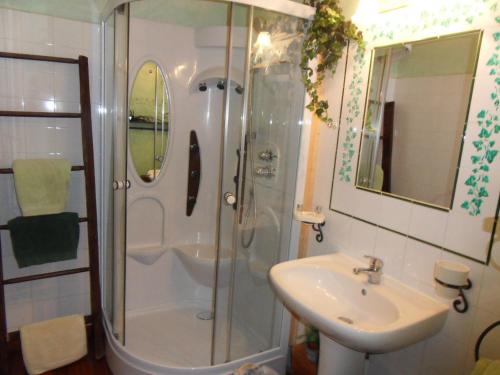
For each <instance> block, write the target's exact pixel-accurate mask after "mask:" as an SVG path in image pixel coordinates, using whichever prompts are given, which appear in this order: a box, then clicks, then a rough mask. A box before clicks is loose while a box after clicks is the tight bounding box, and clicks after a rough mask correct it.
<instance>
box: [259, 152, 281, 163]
mask: <svg viewBox="0 0 500 375" xmlns="http://www.w3.org/2000/svg"><path fill="white" fill-rule="evenodd" d="M275 158H277V155H275V154H274V152H273V150H264V151H261V152H259V159H260V160H264V161H272V160H273V159H275Z"/></svg>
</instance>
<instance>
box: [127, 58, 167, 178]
mask: <svg viewBox="0 0 500 375" xmlns="http://www.w3.org/2000/svg"><path fill="white" fill-rule="evenodd" d="M168 113H169V96H168V91H167V85H166V82H165V78H164V77H163V73H162V71H161V69H160V67H159V66H158V65H157V64H156V63H155V62H153V61H146V62H145V63H144V64H143V65H142V66H141V68H140V69H139V70H138V71H137V74H136V76H135V78H134V83H133V85H132V90H131V92H130V103H129V120H128V138H129V147H130V154H131V156H132V161H133V165H134V168H135V170H136V172H137V174H138V175H139V176H140V177H141V179H142V180H143V181H144V182H153V181H154V180H156V179H157V178H158V176H159V174H160V172H161V169H162V167H163V164H164V160H165V158H166V155H167V146H168V137H169V135H168V133H169V132H168V131H169V116H168Z"/></svg>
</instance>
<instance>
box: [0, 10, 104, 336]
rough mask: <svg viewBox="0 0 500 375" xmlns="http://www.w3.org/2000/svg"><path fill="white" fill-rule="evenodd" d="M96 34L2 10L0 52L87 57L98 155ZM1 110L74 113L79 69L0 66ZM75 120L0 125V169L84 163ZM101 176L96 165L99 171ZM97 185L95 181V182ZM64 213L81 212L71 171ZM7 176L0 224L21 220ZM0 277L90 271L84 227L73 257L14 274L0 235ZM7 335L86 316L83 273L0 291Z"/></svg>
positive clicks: (1, 181) (79, 177)
mask: <svg viewBox="0 0 500 375" xmlns="http://www.w3.org/2000/svg"><path fill="white" fill-rule="evenodd" d="M99 45H100V41H99V27H98V25H95V24H90V23H85V22H79V21H73V20H66V19H62V18H55V17H50V16H45V15H39V14H32V13H26V12H19V11H14V10H8V9H3V8H0V51H7V52H18V53H29V54H43V55H49V56H59V57H71V58H76V57H78V55H85V56H87V57H88V58H89V68H90V82H91V102H92V120H93V127H94V152H95V155H96V161H98V160H99V158H98V157H97V155H98V152H97V150H99V148H100V138H99V134H100V132H99V131H98V128H99V121H98V119H99V116H98V108H99V100H100V94H99V92H100V89H99V63H100V57H99ZM0 82H1V84H0V109H2V110H25V111H60V112H61V111H65V112H78V111H79V82H78V67H77V66H76V65H65V64H57V63H48V62H47V63H46V62H35V61H22V60H10V59H0ZM80 131H81V130H80V120H79V119H39V118H26V119H24V118H6V117H3V118H0V168H9V167H11V164H12V161H13V160H14V159H22V158H66V159H68V160H69V161H70V162H71V163H72V164H82V157H81V152H82V149H81V134H80ZM96 176H99V164H98V163H97V164H96ZM97 182H98V181H97ZM66 209H67V211H72V212H78V213H79V214H80V216H86V213H85V190H84V179H83V173H82V172H73V173H72V178H71V191H70V197H69V202H68V205H67V208H66ZM19 214H20V213H19V208H18V205H17V201H16V194H15V190H14V184H13V177H12V175H0V223H1V224H5V223H6V222H7V221H8V220H9V219H11V218H14V217H16V216H19ZM1 240H2V250H3V267H4V269H3V271H4V277H5V278H10V277H17V276H24V275H30V274H35V273H44V272H52V271H57V270H62V269H67V268H75V267H83V266H87V265H88V254H87V248H88V246H87V230H86V225H85V224H84V223H83V224H81V225H80V245H79V247H78V258H77V259H75V260H69V261H64V262H57V263H52V264H47V265H40V266H32V267H27V268H22V269H20V268H18V267H17V263H16V261H15V259H14V256H13V253H12V247H11V242H10V238H9V234H8V232H6V231H2V233H1ZM5 293H6V304H7V323H8V329H9V331H13V330H16V329H18V328H19V326H20V325H22V324H26V323H30V322H34V321H39V320H44V319H50V318H53V317H57V316H61V315H67V314H70V313H83V314H89V309H90V308H89V282H88V275H87V274H77V275H71V276H64V277H61V278H57V279H46V280H41V281H36V282H28V283H22V284H16V285H9V286H6V288H5Z"/></svg>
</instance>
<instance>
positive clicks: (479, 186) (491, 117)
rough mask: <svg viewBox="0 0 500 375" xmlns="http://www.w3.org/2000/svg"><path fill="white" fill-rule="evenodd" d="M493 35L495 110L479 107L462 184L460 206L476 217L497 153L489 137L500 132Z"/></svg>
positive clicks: (499, 63)
mask: <svg viewBox="0 0 500 375" xmlns="http://www.w3.org/2000/svg"><path fill="white" fill-rule="evenodd" d="M495 21H496V22H497V23H500V17H496V18H495ZM492 37H493V40H494V42H495V43H496V46H495V51H494V52H493V54H492V56H491V57H490V58H489V59H488V62H487V63H486V65H487V68H488V69H489V75H490V76H491V77H492V79H493V80H494V82H495V83H494V85H495V86H494V89H493V91H492V92H491V93H490V100H491V102H492V103H491V104H492V105H493V107H494V110H488V109H481V110H480V111H479V112H478V114H477V115H476V123H477V127H478V130H479V133H478V134H477V138H476V139H475V140H474V141H473V142H472V144H473V145H474V148H475V150H476V153H475V154H473V155H472V156H471V161H472V165H473V168H472V173H471V175H470V176H469V177H468V178H467V180H465V185H466V186H468V187H469V189H468V191H467V199H466V200H464V201H463V203H462V205H461V207H462V208H464V209H466V210H468V211H469V214H470V215H472V216H477V215H479V214H480V213H481V206H482V205H483V202H484V199H485V198H486V197H488V196H489V192H488V183H489V182H490V177H489V172H490V169H491V165H492V164H493V161H494V160H495V159H496V156H497V155H498V147H495V146H496V141H494V140H492V139H491V136H492V135H493V134H498V133H500V122H499V116H498V110H499V108H500V57H499V51H500V32H494V33H493V35H492Z"/></svg>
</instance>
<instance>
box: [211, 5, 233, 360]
mask: <svg viewBox="0 0 500 375" xmlns="http://www.w3.org/2000/svg"><path fill="white" fill-rule="evenodd" d="M229 13H230V14H231V17H230V21H229V27H228V37H227V46H226V79H227V81H228V82H231V66H232V60H233V53H232V45H233V33H232V29H233V24H234V7H233V4H232V3H231V4H230V9H229ZM230 95H231V94H230V90H225V92H224V124H223V126H221V131H220V132H221V134H220V139H221V145H220V151H219V181H218V188H217V200H216V202H217V211H216V212H217V215H216V217H217V220H216V221H215V241H214V243H215V251H216V254H217V255H216V257H215V272H214V284H213V285H214V288H213V290H212V307H211V308H212V311H213V313H214V320H213V324H212V336H211V344H212V345H211V349H210V365H211V366H213V365H214V363H215V348H216V332H217V310H216V308H217V295H218V289H219V288H217V285H218V281H219V263H220V248H221V235H220V226H221V219H222V201H223V193H222V189H223V183H224V181H223V180H224V173H223V169H224V155H225V151H226V147H225V142H224V140H225V139H226V133H227V129H228V128H229V108H230V107H229V99H230ZM236 194H238V192H236ZM233 253H234V252H233ZM233 263H234V260H233ZM231 267H233V265H232V266H231ZM231 283H232V279H231ZM231 283H230V285H231ZM230 290H232V288H230ZM226 353H227V350H226ZM226 359H227V355H226Z"/></svg>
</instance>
